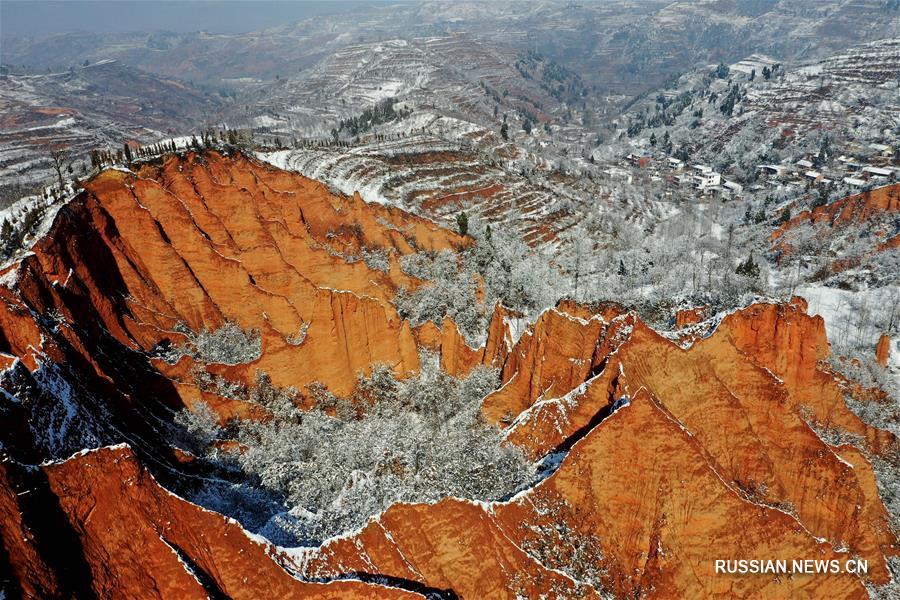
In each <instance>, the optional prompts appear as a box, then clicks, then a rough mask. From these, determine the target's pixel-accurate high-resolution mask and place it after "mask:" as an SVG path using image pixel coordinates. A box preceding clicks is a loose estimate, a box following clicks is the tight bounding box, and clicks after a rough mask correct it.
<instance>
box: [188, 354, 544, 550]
mask: <svg viewBox="0 0 900 600" xmlns="http://www.w3.org/2000/svg"><path fill="white" fill-rule="evenodd" d="M497 385H498V374H497V372H496V371H495V370H491V369H488V368H485V367H478V368H476V369H474V370H473V372H472V373H471V374H470V376H469V377H467V378H465V379H457V378H454V377H451V376H450V375H447V374H446V373H444V372H442V371H441V370H440V369H439V368H438V365H437V360H436V358H435V357H432V356H423V367H422V369H421V372H420V373H419V374H418V375H417V376H415V377H413V378H410V379H406V380H402V381H400V380H398V379H397V378H396V377H395V376H394V375H393V373H392V372H391V371H390V370H389V369H388V368H386V367H377V368H375V369H374V370H373V372H372V374H371V376H369V377H363V376H360V378H359V380H358V382H357V387H356V391H355V393H354V394H353V395H352V397H350V398H349V399H341V398H337V397H335V396H333V395H331V394H330V393H328V392H327V391H326V390H325V389H324V388H322V387H321V386H316V385H313V386H311V387H310V389H309V394H308V395H307V396H308V398H307V399H309V398H311V399H312V402H313V407H312V409H311V410H301V409H300V408H298V407H297V406H298V404H300V402H301V398H300V395H299V393H298V392H297V391H296V390H293V389H287V390H281V389H276V388H275V387H273V386H272V385H271V383H270V381H269V380H268V378H267V377H265V376H260V378H259V380H258V381H257V385H256V386H254V388H253V389H251V390H246V391H245V392H244V399H246V400H248V401H250V402H253V403H256V404H259V405H260V406H262V407H263V408H265V409H266V411H268V412H269V413H270V414H271V415H272V417H271V419H268V420H251V419H236V420H234V421H232V422H230V423H228V424H227V425H226V426H225V427H219V426H218V425H217V423H216V420H215V418H214V417H213V415H212V411H211V410H210V409H209V408H208V407H205V406H203V405H200V406H199V407H197V408H195V410H194V411H193V412H189V411H182V412H181V413H179V414H178V416H177V419H176V422H177V423H179V424H180V425H181V426H182V427H183V429H184V431H185V434H186V436H185V439H184V440H183V442H184V444H185V445H186V446H188V447H189V448H190V449H191V450H192V451H193V452H195V453H196V454H198V455H202V456H204V457H205V458H206V459H207V460H209V461H210V462H211V463H213V464H214V465H215V466H217V467H219V468H220V469H221V471H222V473H223V476H222V477H223V478H222V479H221V480H215V479H211V480H208V481H207V482H206V483H204V484H203V485H202V486H201V488H200V489H197V490H194V492H193V498H194V499H195V500H197V501H198V502H200V503H201V504H203V505H204V506H207V507H209V508H212V509H214V510H217V511H220V512H223V513H225V514H229V515H233V516H235V517H237V518H239V519H241V520H242V521H243V522H244V523H245V525H247V526H249V527H251V528H254V529H257V530H259V532H260V533H261V534H263V535H265V536H266V537H268V538H269V539H271V540H273V541H275V542H276V543H281V544H297V543H313V542H316V541H321V540H323V539H325V538H328V537H330V536H333V535H337V534H340V533H342V532H346V531H349V530H352V529H354V528H357V527H359V526H361V525H362V524H363V523H365V521H366V520H367V519H369V518H370V517H372V516H373V515H377V514H379V513H380V512H382V511H384V510H385V509H386V508H387V507H389V506H390V505H391V504H394V503H396V502H433V501H436V500H439V499H440V498H442V497H445V496H454V497H459V498H470V499H478V500H494V499H498V498H502V497H505V496H508V495H510V494H511V493H513V492H515V491H516V490H517V489H519V488H520V487H522V486H523V485H525V483H527V482H528V481H529V480H530V478H531V477H532V476H533V468H532V467H531V465H530V464H529V463H528V462H527V461H526V460H525V459H524V457H523V456H522V454H521V453H520V452H519V451H518V450H517V449H515V448H513V447H511V446H508V445H505V444H503V443H502V442H503V440H502V437H501V432H500V430H499V429H497V428H495V427H492V426H488V425H486V424H485V423H484V422H483V421H482V419H481V413H480V406H481V400H482V398H483V397H484V396H485V395H486V394H487V393H489V392H490V391H492V390H494V389H495V388H496V387H497ZM217 439H228V440H232V441H233V442H236V447H235V445H234V444H232V445H231V446H223V445H222V444H221V443H215V440H217ZM227 448H232V449H227ZM226 480H233V481H238V482H241V483H234V484H230V483H227V482H226ZM244 482H250V483H244ZM254 506H256V508H255V509H254V508H253V507H254ZM260 508H262V509H263V510H262V511H261V513H264V514H266V515H267V516H264V517H263V518H260V512H257V511H259V509H260Z"/></svg>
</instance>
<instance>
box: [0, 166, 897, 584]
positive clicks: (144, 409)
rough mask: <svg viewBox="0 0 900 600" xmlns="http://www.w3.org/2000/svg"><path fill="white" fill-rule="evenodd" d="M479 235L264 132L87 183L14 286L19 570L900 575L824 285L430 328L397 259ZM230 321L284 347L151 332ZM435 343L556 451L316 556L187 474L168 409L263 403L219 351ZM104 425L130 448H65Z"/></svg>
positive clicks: (311, 375)
mask: <svg viewBox="0 0 900 600" xmlns="http://www.w3.org/2000/svg"><path fill="white" fill-rule="evenodd" d="M467 243H468V242H467V240H466V239H464V238H461V237H459V236H457V235H455V234H452V233H450V232H447V231H444V230H441V229H439V228H437V227H435V226H433V225H432V224H430V223H428V222H427V221H424V220H422V219H418V218H416V217H412V216H410V215H407V214H404V213H402V212H400V211H396V210H391V209H387V208H384V207H381V206H374V205H368V204H365V203H364V202H362V201H361V200H360V199H359V198H358V197H354V198H345V197H341V196H336V195H334V194H332V193H330V192H328V190H327V189H325V188H324V187H323V186H322V185H320V184H318V183H316V182H313V181H310V180H308V179H305V178H303V177H300V176H297V175H293V174H290V173H285V172H281V171H277V170H275V169H272V168H268V167H264V166H261V165H259V164H258V163H256V162H254V161H252V160H248V159H245V158H242V157H224V156H221V155H219V154H216V153H207V154H205V155H203V156H198V155H188V156H185V157H170V158H168V159H167V160H166V161H165V162H163V163H162V164H159V165H155V166H150V165H148V166H144V167H142V168H141V169H140V170H139V171H138V172H137V173H134V174H132V173H125V172H122V171H106V172H104V173H102V174H101V175H100V176H98V177H96V178H94V179H93V180H91V181H90V182H88V183H87V184H86V187H85V192H84V193H83V194H81V195H80V196H79V197H78V198H76V199H75V200H74V201H72V202H71V203H70V204H69V205H68V206H66V207H65V208H63V209H62V210H61V211H60V213H59V215H58V216H57V218H56V221H55V224H54V226H53V228H52V229H51V231H50V233H49V234H48V235H47V236H46V237H44V238H43V239H42V240H40V241H39V242H38V244H37V245H36V246H35V248H34V253H33V254H32V255H30V256H28V257H27V258H25V259H24V260H23V261H22V262H21V263H20V264H18V265H16V266H15V267H14V268H15V269H16V270H17V281H16V283H15V285H13V286H12V287H0V305H2V306H0V308H2V310H0V353H2V354H0V358H3V365H4V369H5V370H4V371H3V377H2V379H0V386H2V387H3V390H4V391H5V392H6V394H8V395H9V396H10V397H14V398H16V399H17V402H15V403H10V404H8V406H9V409H8V410H7V411H6V412H2V413H0V424H2V425H3V428H2V431H0V441H2V443H3V447H4V448H5V453H6V454H7V455H8V456H5V457H4V459H3V461H2V462H0V539H2V544H3V550H4V555H3V556H0V562H3V561H2V559H3V558H8V560H7V562H8V563H9V565H10V566H9V568H8V571H9V578H10V579H11V580H12V581H14V582H15V586H16V589H17V590H19V591H21V592H23V593H24V595H25V596H28V597H70V596H88V595H96V596H99V597H104V598H105V597H111V598H112V597H134V598H143V597H147V598H155V597H162V598H183V597H195V596H196V597H206V596H211V597H221V596H228V597H235V598H242V597H324V598H382V597H385V598H387V597H390V598H395V597H396V598H403V597H421V596H424V595H428V594H431V595H439V596H440V595H443V596H445V597H447V596H450V594H455V595H456V596H457V597H461V598H516V597H528V598H536V597H550V598H574V597H596V596H598V595H599V592H600V590H605V591H606V592H609V593H611V594H613V595H615V596H616V597H623V598H624V597H650V598H681V597H689V598H705V597H722V598H725V597H766V598H791V597H813V598H824V597H829V598H832V597H833V598H865V597H866V591H865V588H864V585H863V583H864V580H863V579H861V578H859V577H857V576H856V575H852V574H848V573H839V574H827V575H819V576H799V575H794V576H791V577H787V576H780V577H772V576H771V575H768V576H762V575H760V576H745V577H732V576H724V575H716V574H715V573H714V572H713V566H714V562H713V561H714V560H715V559H716V558H730V559H740V558H762V559H766V558H785V559H793V558H819V559H821V558H832V557H835V558H840V559H844V558H845V557H847V556H854V557H855V556H858V557H861V558H863V559H866V560H868V561H869V574H868V576H867V579H866V581H868V582H870V583H873V584H883V583H885V582H887V581H888V580H889V577H890V576H889V573H888V571H887V568H886V558H887V557H890V556H896V555H897V554H898V552H900V547H898V539H897V536H896V532H895V531H893V530H892V528H891V522H890V519H889V516H888V513H887V511H886V509H885V507H884V505H883V504H882V502H881V499H880V498H879V495H878V489H877V486H876V482H875V475H874V473H873V470H872V467H871V464H870V461H871V460H873V459H876V458H877V459H879V460H894V458H893V457H894V456H895V455H896V453H897V451H898V449H900V448H898V442H897V440H896V438H895V437H894V436H892V435H891V434H889V433H887V432H885V431H881V430H878V429H876V428H874V427H871V426H869V425H867V424H866V423H864V422H863V421H861V420H860V419H859V418H858V417H856V415H855V414H853V413H852V412H851V411H850V410H849V409H848V408H847V406H846V404H845V402H844V399H843V393H844V387H843V386H845V382H843V381H842V380H841V379H839V378H835V377H834V376H833V375H832V374H831V373H830V372H828V371H827V370H826V369H825V367H824V366H822V365H823V364H824V363H823V361H824V359H825V358H827V356H828V352H829V348H828V344H827V341H826V338H825V330H824V324H823V322H822V320H821V319H820V318H818V317H810V316H808V315H807V314H806V312H805V306H804V304H803V303H802V301H795V302H792V303H790V304H787V305H777V304H765V303H763V304H756V305H753V306H750V307H746V308H744V309H741V310H737V311H735V312H733V313H731V314H729V315H727V316H725V317H724V318H723V319H722V320H721V322H720V324H719V325H718V327H717V328H716V329H715V330H714V331H713V332H711V333H710V334H709V335H708V336H707V337H702V338H693V337H692V338H685V339H684V340H683V341H682V345H678V344H676V343H674V342H672V341H670V340H669V339H667V338H665V337H663V336H661V335H660V334H659V333H657V332H656V331H654V330H653V329H651V328H650V327H648V326H647V325H646V324H644V323H643V322H642V321H641V320H640V319H639V318H638V317H637V316H636V315H635V314H633V313H630V312H627V311H626V310H625V309H623V308H622V307H620V306H618V305H615V304H604V305H599V306H584V305H579V304H575V303H572V302H561V303H560V304H559V305H557V306H556V307H554V308H551V309H548V310H546V311H544V312H543V313H542V314H541V315H540V316H539V317H538V318H537V319H536V320H535V321H534V322H533V323H531V324H530V325H528V327H527V328H525V329H524V331H521V333H520V331H519V327H520V315H515V314H512V313H511V312H509V311H507V310H506V309H504V308H503V307H502V306H499V305H498V306H497V307H495V309H494V314H493V317H492V319H491V322H490V325H489V329H488V336H487V340H486V342H485V344H484V345H483V346H482V347H480V348H470V347H469V346H468V345H467V344H466V342H465V340H464V339H463V337H462V336H461V335H460V333H459V332H458V330H457V328H456V325H455V324H454V323H453V322H452V321H449V320H447V321H445V322H444V323H443V324H442V326H441V327H440V328H438V327H437V326H435V325H433V324H426V325H423V326H421V327H418V328H415V329H413V328H411V327H410V326H409V324H408V323H407V322H405V321H403V320H402V319H400V318H399V316H398V315H397V313H396V310H395V309H394V308H393V306H392V305H391V302H390V299H391V298H392V297H393V294H394V292H395V290H396V289H397V288H398V287H399V286H401V285H403V286H407V287H414V286H416V285H420V282H417V281H415V280H412V279H411V278H409V277H408V276H406V275H405V274H404V273H402V272H401V270H400V269H399V264H398V257H399V256H401V255H403V254H405V253H408V252H411V251H413V250H414V249H421V250H440V249H444V248H449V249H459V248H461V247H463V246H465V244H467ZM363 249H378V250H380V251H382V252H383V253H384V255H385V256H386V257H387V260H388V269H387V271H383V270H379V269H373V268H370V267H368V266H367V265H366V263H365V262H364V261H362V260H356V258H355V257H357V256H359V255H360V253H361V251H362V250H363ZM225 322H233V323H236V324H238V325H239V326H240V327H241V328H242V329H246V330H256V331H259V333H260V339H261V355H260V356H259V358H258V359H256V360H254V361H253V362H251V363H249V364H239V365H216V364H205V363H203V362H202V361H196V360H193V359H191V358H189V357H183V358H182V359H181V360H180V361H179V362H178V363H177V364H174V365H171V364H168V363H166V362H164V361H163V360H161V359H159V358H152V357H151V354H150V353H151V351H152V350H154V349H156V348H158V347H159V346H160V345H161V344H164V343H166V342H169V343H174V344H178V343H180V342H182V341H183V338H184V336H183V334H180V333H177V332H176V331H175V325H176V324H179V323H182V324H184V325H186V326H187V327H188V328H190V329H191V330H193V331H200V330H202V329H204V328H206V329H214V328H216V327H219V326H221V325H222V324H224V323H225ZM685 323H686V321H685V322H684V323H681V324H682V325H683V324H685ZM301 330H304V331H305V333H306V335H305V337H304V338H302V339H300V337H299V336H298V332H300V331H301ZM420 348H429V349H432V350H437V351H439V352H440V354H441V365H442V367H443V368H444V370H446V371H447V372H449V373H451V374H455V375H463V374H466V373H468V372H469V371H470V370H471V369H472V368H473V367H474V366H475V365H478V364H484V365H490V366H494V367H496V368H498V369H499V370H500V372H501V382H502V386H501V387H500V388H499V389H497V390H495V391H494V392H492V393H491V394H489V395H488V396H487V397H486V398H485V399H484V400H483V403H482V414H483V416H484V418H485V420H486V421H487V422H489V423H492V424H496V425H498V426H500V427H502V428H504V430H505V435H506V439H507V440H508V442H509V443H511V444H515V445H517V446H519V447H520V448H522V449H523V451H524V452H525V453H526V455H527V456H529V457H530V458H532V459H535V460H538V459H542V458H545V457H547V456H548V455H552V458H553V459H554V460H553V461H550V462H551V463H553V464H554V465H556V466H554V467H552V468H550V469H549V470H548V471H546V472H545V473H544V478H543V479H542V480H541V481H540V482H537V483H535V485H533V486H531V487H530V488H528V489H526V490H523V491H522V492H521V493H519V494H517V495H516V496H515V497H513V498H510V499H508V500H505V501H499V502H494V503H489V504H488V503H476V502H471V501H466V500H461V499H454V498H447V499H444V500H442V501H441V502H438V503H436V504H429V505H424V504H416V505H404V504H401V505H396V506H394V507H392V508H390V509H388V510H387V511H386V512H385V513H384V514H382V515H380V516H377V517H376V518H374V519H373V520H372V521H371V522H370V523H369V524H368V525H366V526H365V527H364V528H363V529H362V530H361V531H358V532H351V533H349V534H348V535H347V536H345V537H341V538H336V539H334V540H330V541H328V542H326V543H325V544H324V545H323V546H322V547H321V548H312V549H308V550H306V551H305V553H304V555H303V560H300V559H299V558H298V555H297V553H292V554H290V555H289V554H287V553H284V552H280V551H278V550H277V549H274V548H271V547H268V546H267V545H266V544H264V543H260V542H259V541H257V540H256V539H254V538H253V537H251V536H248V535H247V534H246V533H245V532H244V531H243V529H242V528H241V527H240V526H239V525H238V524H237V523H235V522H233V521H230V520H228V519H226V518H224V517H222V516H221V515H218V514H216V513H213V512H210V511H206V510H204V509H201V508H200V507H198V506H195V505H193V504H191V503H189V502H186V501H184V500H182V499H180V498H178V497H177V496H174V495H173V494H171V493H169V492H168V491H166V489H165V486H166V483H167V479H171V478H178V477H192V476H196V475H197V474H196V473H193V472H191V470H190V469H191V464H190V461H186V462H185V463H184V464H182V462H181V461H180V460H179V459H180V458H183V457H181V456H180V455H175V453H174V451H173V450H172V449H171V448H169V443H168V440H167V439H165V437H164V429H162V428H161V427H160V426H159V422H160V421H161V420H164V419H166V418H171V410H172V409H177V408H180V407H181V406H183V405H190V404H191V403H192V402H194V401H196V400H197V399H204V400H206V401H207V402H209V403H210V404H211V405H212V406H213V407H214V408H216V409H217V410H218V412H219V413H220V415H221V416H222V417H227V416H228V415H229V414H233V413H240V414H251V415H254V414H256V413H255V412H254V411H258V407H254V406H248V405H246V404H244V403H242V402H239V401H236V400H230V399H228V398H224V397H220V396H218V395H217V394H216V393H215V392H214V391H213V390H211V389H209V388H207V387H204V386H203V385H202V383H201V382H200V381H199V379H198V376H197V374H198V371H206V372H207V373H209V374H211V375H217V376H222V377H224V378H226V379H228V380H230V381H236V382H241V383H245V384H249V383H252V381H253V378H254V377H255V376H256V372H257V371H264V372H266V373H268V374H269V375H270V377H271V378H272V381H273V382H274V383H275V384H276V385H279V386H296V387H298V388H302V386H304V385H305V384H308V383H310V382H313V381H320V382H323V383H325V384H326V385H327V386H328V387H329V389H331V390H332V391H333V392H335V393H337V394H347V393H349V392H350V391H351V390H352V388H353V384H354V381H355V378H356V374H357V372H359V371H365V370H367V369H369V368H370V366H371V365H372V364H373V363H386V364H389V365H391V366H392V367H393V368H394V370H395V371H396V372H397V373H398V374H401V375H402V374H404V373H405V372H408V371H410V370H414V369H416V368H418V355H417V351H418V350H419V349H420ZM49 365H56V366H57V367H58V368H60V369H66V371H65V373H66V374H68V375H70V376H72V377H73V381H75V382H76V383H77V387H76V388H75V389H71V390H65V393H66V399H67V400H66V401H67V403H68V404H66V405H65V408H66V410H67V411H69V412H67V413H65V414H63V415H62V416H61V417H60V419H62V421H61V422H59V423H58V422H57V421H54V420H50V421H47V422H48V423H49V424H50V425H52V431H49V432H38V433H45V434H46V435H48V436H50V437H51V438H52V439H48V440H43V439H39V436H38V435H37V434H36V433H35V432H34V424H35V423H41V424H43V423H44V421H41V420H40V419H39V418H40V415H39V414H38V413H40V412H41V411H42V410H44V409H43V408H42V407H44V406H45V404H44V403H46V401H47V399H46V398H45V397H44V395H46V392H41V391H40V389H39V388H40V386H36V385H35V381H36V378H39V377H47V370H48V368H49ZM45 387H46V386H45ZM60 389H62V388H60ZM60 393H62V392H60ZM42 394H43V395H42ZM102 433H106V434H109V435H118V436H121V437H120V439H122V438H124V439H126V440H128V441H129V442H130V443H131V444H132V445H131V446H115V447H111V448H105V449H100V450H95V451H89V452H84V453H79V454H76V455H75V456H73V457H71V458H69V459H68V460H65V461H57V462H48V463H43V464H42V461H44V460H45V459H46V458H47V457H48V456H47V453H48V452H50V451H53V452H56V453H59V452H61V451H62V449H63V448H66V447H67V446H66V445H65V444H66V443H70V444H71V443H75V442H72V441H71V440H73V439H74V440H81V443H82V445H85V446H88V445H90V443H91V442H90V439H91V438H90V434H97V436H98V439H99V437H100V434H102ZM829 433H839V434H840V436H839V437H840V441H838V442H835V441H834V440H833V439H832V438H831V437H830V436H829V435H828V434H829ZM51 434H52V435H51ZM78 435H81V436H83V437H82V438H78V437H77V436H78ZM56 438H59V439H56ZM63 438H65V439H63ZM66 439H68V440H70V441H69V442H66ZM829 440H831V441H829ZM554 461H555V462H554ZM33 465H39V466H33ZM148 469H153V473H154V475H156V478H154V476H153V475H151V474H150V471H148ZM0 575H4V573H2V572H0ZM375 577H380V579H373V578H375Z"/></svg>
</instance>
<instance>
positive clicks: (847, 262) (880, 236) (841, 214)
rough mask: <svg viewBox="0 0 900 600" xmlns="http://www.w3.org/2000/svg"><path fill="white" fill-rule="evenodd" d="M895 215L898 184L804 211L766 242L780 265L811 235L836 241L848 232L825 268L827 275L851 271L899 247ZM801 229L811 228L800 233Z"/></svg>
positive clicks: (899, 207)
mask: <svg viewBox="0 0 900 600" xmlns="http://www.w3.org/2000/svg"><path fill="white" fill-rule="evenodd" d="M898 212H900V184H892V185H886V186H882V187H879V188H875V189H873V190H870V191H867V192H863V193H861V194H855V195H853V196H847V197H846V198H841V199H840V200H836V201H835V202H831V203H830V204H825V205H823V206H818V207H816V208H813V209H812V210H804V211H803V212H801V213H800V214H798V215H797V216H795V217H794V218H792V219H790V220H788V221H786V222H784V223H782V224H781V225H779V226H778V228H777V229H775V231H773V232H772V234H771V235H770V236H769V241H770V243H771V244H772V251H773V252H774V253H775V254H776V259H777V260H778V261H779V262H781V261H783V260H784V259H785V258H786V257H788V256H790V255H792V254H793V253H794V249H795V247H798V246H800V245H802V244H804V243H807V242H810V241H812V240H811V238H812V237H813V236H817V237H819V238H825V239H826V240H827V239H832V238H833V239H834V240H837V239H839V238H840V237H842V236H844V235H845V234H848V233H849V235H850V236H851V240H850V242H848V243H846V244H844V245H843V248H842V251H841V252H840V253H839V258H835V259H832V260H830V261H829V263H828V265H827V272H828V274H832V275H833V274H836V273H840V272H842V271H846V270H848V269H852V268H855V267H857V266H859V265H860V264H862V263H863V262H864V261H865V260H866V259H868V258H871V257H872V256H875V255H877V254H880V253H882V252H888V251H891V250H893V249H896V248H897V247H898V245H900V237H898V235H897V226H896V220H895V219H896V214H897V213H898ZM803 226H808V227H812V228H813V229H812V230H811V232H803V231H802V228H803ZM854 231H855V232H856V233H854ZM798 232H799V233H798ZM867 241H868V242H867ZM860 242H867V243H862V244H861V243H860ZM817 243H822V241H821V240H819V241H818V242H817ZM847 248H851V249H852V254H848V251H847Z"/></svg>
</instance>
